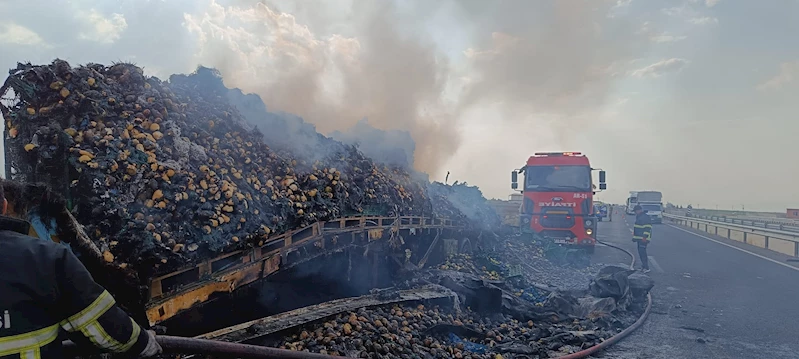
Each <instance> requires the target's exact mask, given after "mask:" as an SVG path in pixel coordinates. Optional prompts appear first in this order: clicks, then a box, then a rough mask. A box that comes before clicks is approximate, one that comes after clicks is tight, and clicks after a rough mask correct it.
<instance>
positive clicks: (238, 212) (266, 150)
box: [0, 60, 466, 279]
mask: <svg viewBox="0 0 799 359" xmlns="http://www.w3.org/2000/svg"><path fill="white" fill-rule="evenodd" d="M9 75H10V76H9V77H8V79H7V80H6V82H5V83H4V85H3V87H2V88H0V94H2V96H3V97H4V98H8V97H12V96H13V97H15V98H14V102H13V103H11V104H9V102H8V101H6V102H4V103H3V106H0V109H2V115H3V117H4V119H5V120H6V133H7V138H6V150H7V158H6V161H7V167H8V168H10V170H9V171H7V172H9V173H8V174H7V175H10V177H11V179H14V180H20V181H25V182H40V181H46V182H47V183H48V185H49V186H50V187H51V188H52V189H54V190H56V191H58V192H59V193H63V194H64V195H65V197H66V198H67V201H68V203H69V206H70V210H71V211H73V213H75V215H76V218H77V220H78V222H80V223H81V224H82V225H84V226H85V229H86V233H87V234H88V235H89V236H90V237H91V239H92V240H93V241H95V243H96V245H97V246H98V247H99V248H100V249H101V251H102V252H103V253H104V258H105V259H106V261H108V262H111V263H114V264H115V265H118V266H119V267H121V268H128V269H129V270H130V269H133V270H135V271H136V272H138V273H139V274H140V275H142V276H143V277H144V278H142V279H146V278H147V277H149V276H153V275H156V274H161V273H165V272H169V271H172V270H175V269H178V268H181V267H185V266H186V265H189V264H192V263H196V262H197V261H198V260H203V259H207V258H209V257H211V256H214V255H217V254H219V253H222V252H225V251H230V250H233V249H239V248H243V247H245V246H247V245H248V244H250V243H259V242H262V241H264V240H265V239H267V238H269V236H270V235H274V234H277V233H283V232H286V231H289V230H293V229H296V228H300V227H303V226H305V225H308V224H311V223H314V222H317V221H324V220H328V219H333V218H340V217H347V216H353V215H364V214H371V215H382V216H397V215H424V216H442V217H444V216H449V217H453V216H454V217H459V218H466V217H465V216H464V215H463V214H461V212H460V211H459V210H458V208H457V206H453V205H452V204H451V203H449V202H448V201H444V202H443V203H437V204H436V205H435V208H436V210H435V211H434V210H433V208H434V206H433V203H431V200H430V198H429V197H428V195H427V192H426V191H427V188H426V186H427V184H426V183H423V182H420V181H417V180H415V179H414V177H412V174H411V173H409V172H408V171H405V170H402V169H400V168H388V167H386V166H385V165H379V164H376V163H375V162H373V161H372V160H371V159H369V158H367V157H365V156H364V155H363V154H362V153H361V152H359V151H358V149H357V148H356V147H354V146H350V145H344V144H341V143H339V142H336V141H333V140H330V139H328V138H326V137H324V136H321V135H318V138H320V139H321V140H320V141H322V142H323V143H324V144H325V147H324V152H323V155H319V156H316V157H317V158H316V159H314V160H308V159H307V157H305V156H294V155H293V154H292V151H291V150H290V149H278V150H276V149H273V148H270V147H269V146H268V145H267V144H266V143H264V141H263V138H264V135H263V133H261V132H259V130H258V129H257V128H255V129H252V130H249V129H250V128H252V126H250V125H248V124H247V123H246V120H245V119H244V118H243V117H242V115H241V114H240V112H239V111H238V110H237V108H236V107H234V106H232V105H231V104H230V102H229V100H228V97H227V96H225V94H223V93H222V92H220V91H221V89H225V88H224V86H222V85H221V79H219V84H220V86H221V87H219V86H205V85H204V84H203V83H201V82H199V80H195V77H194V76H195V75H189V76H176V77H175V76H173V79H172V81H170V82H163V81H161V80H159V79H158V78H154V77H146V76H145V75H144V73H143V71H142V69H141V68H139V67H136V66H134V65H131V64H125V63H118V64H114V65H112V66H104V65H100V64H88V65H86V66H80V67H71V66H70V65H69V64H68V63H67V62H65V61H62V60H56V61H54V62H53V63H52V64H50V65H47V66H34V65H31V64H19V65H18V66H17V68H16V69H13V70H11V71H10V72H9ZM225 90H227V89H225ZM263 130H264V131H269V130H270V129H269V128H265V129H263ZM134 267H135V268H134Z"/></svg>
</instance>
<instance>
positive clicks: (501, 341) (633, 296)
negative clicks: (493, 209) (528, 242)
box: [247, 266, 653, 358]
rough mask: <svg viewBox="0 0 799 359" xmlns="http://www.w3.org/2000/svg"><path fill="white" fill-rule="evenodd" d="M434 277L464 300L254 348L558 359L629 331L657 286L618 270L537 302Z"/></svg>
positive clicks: (378, 311)
mask: <svg viewBox="0 0 799 359" xmlns="http://www.w3.org/2000/svg"><path fill="white" fill-rule="evenodd" d="M427 274H428V275H426V276H425V277H426V281H427V282H428V283H429V284H427V285H428V286H441V287H443V288H446V289H447V290H451V291H452V292H453V293H454V294H453V295H456V296H457V297H458V298H459V300H457V301H453V302H452V303H450V304H449V305H446V306H426V305H424V304H417V303H408V302H406V303H397V304H393V305H381V306H372V307H362V308H359V309H358V310H356V311H349V312H346V311H345V312H342V313H340V314H336V315H333V316H328V317H325V318H324V319H321V320H317V321H314V322H311V323H308V324H306V325H300V326H298V327H294V328H292V329H290V330H283V331H280V332H276V333H274V334H272V335H267V336H265V337H262V338H260V339H250V341H248V342H251V343H259V344H262V345H269V346H280V347H282V348H286V349H290V350H297V351H310V352H319V353H328V354H334V355H344V356H348V357H360V358H414V357H422V358H496V355H497V354H499V355H502V356H503V357H517V356H519V357H532V358H551V357H558V356H562V355H564V354H569V353H574V352H577V351H580V350H582V349H587V348H588V347H591V346H594V345H597V344H599V343H601V342H603V341H605V340H607V339H608V338H610V337H612V336H614V335H616V334H618V333H620V332H621V331H622V330H624V329H625V328H627V327H628V326H630V325H631V324H632V323H633V322H635V320H636V319H637V318H638V316H639V315H640V314H641V312H642V311H643V308H644V306H645V304H646V294H647V293H648V291H649V290H650V289H651V288H652V285H653V283H652V281H651V279H649V278H648V277H646V276H645V275H643V274H634V271H632V270H629V269H626V268H622V267H616V266H608V267H604V268H602V269H601V270H600V271H599V273H598V274H597V275H596V276H595V277H594V278H593V279H592V280H591V281H590V284H588V285H586V286H584V287H583V289H582V290H573V291H559V290H554V289H553V290H547V289H541V290H539V291H538V294H537V295H536V296H532V295H520V294H518V287H517V285H516V283H513V282H512V281H502V280H495V281H486V280H483V279H480V278H479V277H477V276H474V275H470V274H467V273H461V272H453V271H435V270H434V271H430V272H429V273H427ZM514 292H517V293H514ZM381 295H382V296H383V297H390V296H391V295H392V293H391V291H390V290H389V291H385V292H382V293H381ZM257 331H258V328H252V330H248V331H247V333H248V334H249V335H250V336H251V337H252V336H253V335H257V334H256V333H257Z"/></svg>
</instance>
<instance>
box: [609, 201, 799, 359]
mask: <svg viewBox="0 0 799 359" xmlns="http://www.w3.org/2000/svg"><path fill="white" fill-rule="evenodd" d="M633 222H634V217H633V216H629V217H628V218H626V219H625V218H624V217H623V216H621V215H617V216H614V221H613V222H602V223H601V224H600V227H599V230H598V235H599V236H600V240H604V241H608V242H611V243H613V244H615V245H619V246H621V247H623V248H626V249H628V250H630V251H631V252H633V253H636V256H637V252H636V248H635V244H634V243H632V242H631V241H630V238H631V224H632V223H633ZM711 239H712V240H711ZM714 241H715V242H714ZM733 247H734V248H733ZM736 248H737V249H736ZM742 250H743V251H742ZM744 251H748V252H751V253H747V252H744ZM649 257H650V268H651V269H652V272H651V273H650V275H651V276H652V278H653V279H654V280H655V283H656V285H655V288H654V289H653V291H652V295H653V299H654V304H653V307H652V312H651V314H650V316H649V319H648V321H647V322H646V323H645V324H644V326H642V327H641V328H639V329H638V330H637V331H636V332H634V333H633V334H632V335H631V336H629V337H627V338H626V339H625V340H623V341H622V342H620V343H618V344H616V345H615V346H614V347H612V348H611V349H609V350H608V351H606V352H605V353H604V354H603V355H602V357H606V358H623V359H624V358H629V359H632V358H636V359H637V358H647V359H660V358H663V359H666V358H799V341H797V333H799V319H797V318H799V268H798V267H796V266H793V265H790V264H792V263H790V262H785V259H786V258H787V257H786V256H783V255H779V254H775V253H773V252H771V251H768V250H764V249H761V248H757V247H753V246H750V245H747V244H743V243H739V242H735V241H730V240H727V239H724V238H721V237H715V236H712V235H708V234H706V233H701V234H700V233H696V232H692V231H691V230H689V229H683V227H676V226H672V225H669V224H662V225H655V228H654V234H653V242H652V244H651V245H650V246H649ZM594 261H596V262H601V263H619V262H622V261H623V258H622V257H619V255H618V254H615V253H613V251H610V250H608V249H607V248H605V250H602V249H601V248H600V249H598V250H597V252H596V255H595V257H594Z"/></svg>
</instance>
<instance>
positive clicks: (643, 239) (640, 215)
mask: <svg viewBox="0 0 799 359" xmlns="http://www.w3.org/2000/svg"><path fill="white" fill-rule="evenodd" d="M633 212H635V225H634V226H633V242H636V243H638V256H639V257H640V258H641V270H642V271H643V272H644V273H649V258H648V257H647V254H646V246H647V245H649V242H650V241H651V240H652V221H651V220H650V219H649V215H647V214H646V212H644V209H643V208H641V206H639V205H636V206H635V207H633Z"/></svg>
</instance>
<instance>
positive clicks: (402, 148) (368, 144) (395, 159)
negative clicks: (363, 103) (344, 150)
mask: <svg viewBox="0 0 799 359" xmlns="http://www.w3.org/2000/svg"><path fill="white" fill-rule="evenodd" d="M330 137H332V138H333V139H335V140H338V141H341V142H344V143H347V144H351V145H355V146H357V147H358V149H360V150H361V152H363V153H364V154H365V155H367V156H369V157H371V158H372V159H374V160H375V161H378V162H381V163H385V164H387V165H391V166H399V167H404V168H413V153H414V151H415V150H416V143H415V142H414V141H413V138H412V137H411V134H410V133H409V132H408V131H400V130H390V131H383V130H379V129H377V128H374V127H372V126H371V125H369V121H368V120H366V119H363V120H361V121H358V123H356V124H355V125H354V126H352V127H351V128H349V129H348V130H346V131H344V132H341V131H334V132H333V133H331V134H330Z"/></svg>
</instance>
